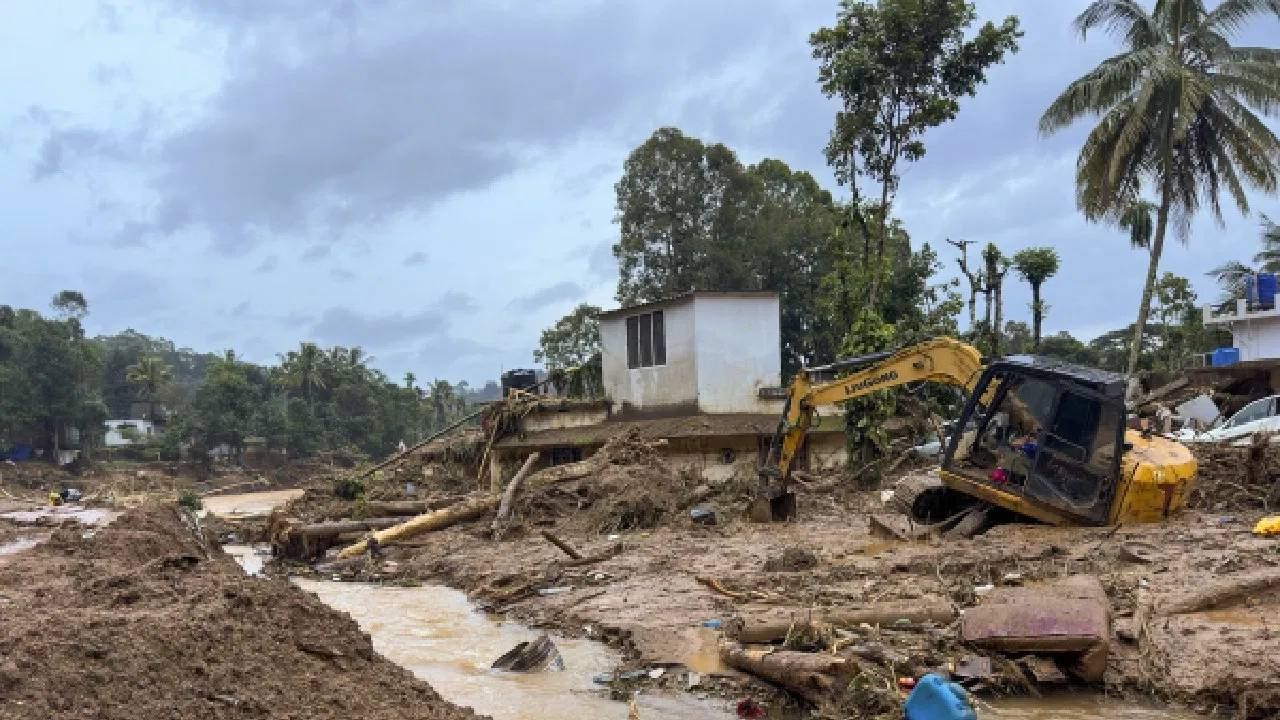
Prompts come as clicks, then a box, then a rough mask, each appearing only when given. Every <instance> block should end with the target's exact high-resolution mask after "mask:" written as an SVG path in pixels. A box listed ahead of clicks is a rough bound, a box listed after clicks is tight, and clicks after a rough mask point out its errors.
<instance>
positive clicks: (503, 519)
mask: <svg viewBox="0 0 1280 720" xmlns="http://www.w3.org/2000/svg"><path fill="white" fill-rule="evenodd" d="M536 462H538V453H536V452H533V453H529V457H527V458H525V461H524V465H521V466H520V470H518V471H517V472H516V474H515V477H512V478H511V482H509V483H507V491H506V492H504V493H502V501H501V502H499V503H498V514H497V515H495V516H494V518H493V524H492V525H491V526H490V527H489V529H490V530H491V531H492V532H493V539H494V540H500V539H501V538H502V531H503V529H505V527H506V525H507V522H508V521H509V519H510V518H511V505H512V503H513V502H514V501H515V499H516V493H518V492H520V486H521V485H522V484H523V483H524V479H525V478H526V477H528V476H529V472H530V471H531V470H533V465H534V463H536Z"/></svg>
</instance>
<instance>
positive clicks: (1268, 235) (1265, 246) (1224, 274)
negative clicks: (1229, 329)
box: [1208, 215, 1280, 303]
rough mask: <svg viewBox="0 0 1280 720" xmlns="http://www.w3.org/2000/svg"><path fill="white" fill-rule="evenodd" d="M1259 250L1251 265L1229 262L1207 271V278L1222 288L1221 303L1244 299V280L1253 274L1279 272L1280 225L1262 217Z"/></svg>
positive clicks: (1235, 261) (1234, 261) (1236, 261)
mask: <svg viewBox="0 0 1280 720" xmlns="http://www.w3.org/2000/svg"><path fill="white" fill-rule="evenodd" d="M1261 243H1262V246H1261V249H1259V250H1258V252H1257V253H1255V254H1254V256H1253V264H1252V265H1246V264H1244V263H1242V262H1240V261H1238V260H1231V261H1228V262H1226V263H1223V264H1222V265H1219V266H1218V267H1216V268H1214V269H1212V270H1210V271H1209V273H1208V274H1209V276H1210V277H1212V278H1213V279H1215V280H1217V281H1218V285H1219V286H1220V287H1221V288H1222V297H1221V298H1219V302H1221V303H1234V302H1235V301H1236V299H1238V298H1242V297H1244V286H1245V278H1247V277H1249V276H1250V275H1252V274H1253V273H1255V272H1280V225H1277V224H1276V223H1274V222H1272V221H1271V218H1269V217H1267V216H1266V215H1263V216H1262V237H1261Z"/></svg>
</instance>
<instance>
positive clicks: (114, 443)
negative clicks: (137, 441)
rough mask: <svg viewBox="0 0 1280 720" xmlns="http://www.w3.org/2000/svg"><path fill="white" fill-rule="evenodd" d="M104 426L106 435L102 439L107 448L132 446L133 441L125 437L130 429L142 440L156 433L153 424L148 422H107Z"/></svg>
mask: <svg viewBox="0 0 1280 720" xmlns="http://www.w3.org/2000/svg"><path fill="white" fill-rule="evenodd" d="M104 424H105V426H106V428H107V434H106V437H105V438H103V443H104V444H105V445H106V446H107V447H120V446H122V445H132V444H133V441H132V440H130V439H129V438H127V437H125V432H126V429H127V428H132V429H133V430H134V431H135V432H137V433H138V435H139V436H140V437H142V438H148V437H151V436H152V435H154V434H155V432H156V426H155V423H153V422H151V421H150V420H108V421H106V423H104Z"/></svg>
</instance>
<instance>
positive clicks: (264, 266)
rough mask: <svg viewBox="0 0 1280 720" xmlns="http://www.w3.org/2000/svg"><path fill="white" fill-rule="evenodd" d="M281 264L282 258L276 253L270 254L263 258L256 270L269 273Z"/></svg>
mask: <svg viewBox="0 0 1280 720" xmlns="http://www.w3.org/2000/svg"><path fill="white" fill-rule="evenodd" d="M279 265H280V258H278V257H276V256H275V255H268V256H266V257H265V258H263V259H262V262H261V263H259V264H258V267H257V268H256V269H255V270H254V272H258V273H269V272H271V271H273V270H275V269H276V267H277V266H279Z"/></svg>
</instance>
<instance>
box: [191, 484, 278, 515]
mask: <svg viewBox="0 0 1280 720" xmlns="http://www.w3.org/2000/svg"><path fill="white" fill-rule="evenodd" d="M302 493H303V491H302V490H266V491H263V492H251V493H236V494H232V495H206V496H205V497H203V498H201V500H203V501H204V509H205V511H206V512H208V513H210V514H212V515H217V516H219V517H225V518H247V517H259V516H262V515H266V514H267V513H269V512H271V511H272V510H274V509H275V508H277V507H279V506H280V505H283V504H285V503H287V502H289V501H290V500H292V499H294V498H297V497H302Z"/></svg>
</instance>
